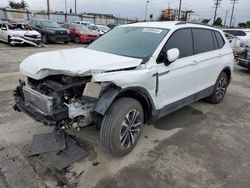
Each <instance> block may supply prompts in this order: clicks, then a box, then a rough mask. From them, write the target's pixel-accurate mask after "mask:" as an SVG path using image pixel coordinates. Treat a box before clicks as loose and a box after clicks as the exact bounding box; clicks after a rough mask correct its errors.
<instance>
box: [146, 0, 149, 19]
mask: <svg viewBox="0 0 250 188" xmlns="http://www.w3.org/2000/svg"><path fill="white" fill-rule="evenodd" d="M148 3H149V0H147V1H146V10H145V22H146V21H147V16H148V15H147V14H148Z"/></svg>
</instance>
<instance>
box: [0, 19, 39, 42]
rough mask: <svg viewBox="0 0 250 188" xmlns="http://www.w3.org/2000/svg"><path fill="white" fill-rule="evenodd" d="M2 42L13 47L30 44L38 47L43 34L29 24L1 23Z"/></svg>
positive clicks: (0, 35)
mask: <svg viewBox="0 0 250 188" xmlns="http://www.w3.org/2000/svg"><path fill="white" fill-rule="evenodd" d="M0 40H1V41H3V42H7V43H9V44H11V45H15V44H24V43H28V44H31V45H34V46H37V45H39V44H40V43H41V34H40V33H38V32H37V31H34V30H32V28H31V27H30V26H29V25H27V24H16V23H9V22H0Z"/></svg>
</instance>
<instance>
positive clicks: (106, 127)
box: [100, 98, 144, 157]
mask: <svg viewBox="0 0 250 188" xmlns="http://www.w3.org/2000/svg"><path fill="white" fill-rule="evenodd" d="M143 118H144V116H143V108H142V106H141V104H140V103H139V102H138V101H137V100H135V99H132V98H120V99H118V100H116V101H115V102H114V104H113V105H112V106H111V107H110V109H109V110H108V111H107V113H106V114H105V116H104V118H103V121H102V125H101V131H100V139H101V142H102V144H103V146H104V147H105V149H106V150H107V151H108V152H109V153H111V154H112V155H113V156H115V157H122V156H124V155H126V154H128V153H129V152H131V151H132V150H133V148H134V147H135V145H136V144H137V141H138V140H139V137H140V135H141V131H142V126H143Z"/></svg>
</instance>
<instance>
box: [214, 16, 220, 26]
mask: <svg viewBox="0 0 250 188" xmlns="http://www.w3.org/2000/svg"><path fill="white" fill-rule="evenodd" d="M213 25H214V26H222V19H221V18H220V17H219V18H217V19H216V20H215V21H214V23H213Z"/></svg>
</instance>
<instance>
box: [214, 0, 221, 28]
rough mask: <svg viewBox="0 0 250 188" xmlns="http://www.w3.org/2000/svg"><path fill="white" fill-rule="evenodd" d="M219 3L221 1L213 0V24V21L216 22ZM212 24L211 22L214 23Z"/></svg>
mask: <svg viewBox="0 0 250 188" xmlns="http://www.w3.org/2000/svg"><path fill="white" fill-rule="evenodd" d="M221 1H222V0H215V2H214V5H215V9H214V22H215V20H216V16H217V10H218V7H219V5H220V3H221ZM214 22H213V23H214Z"/></svg>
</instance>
